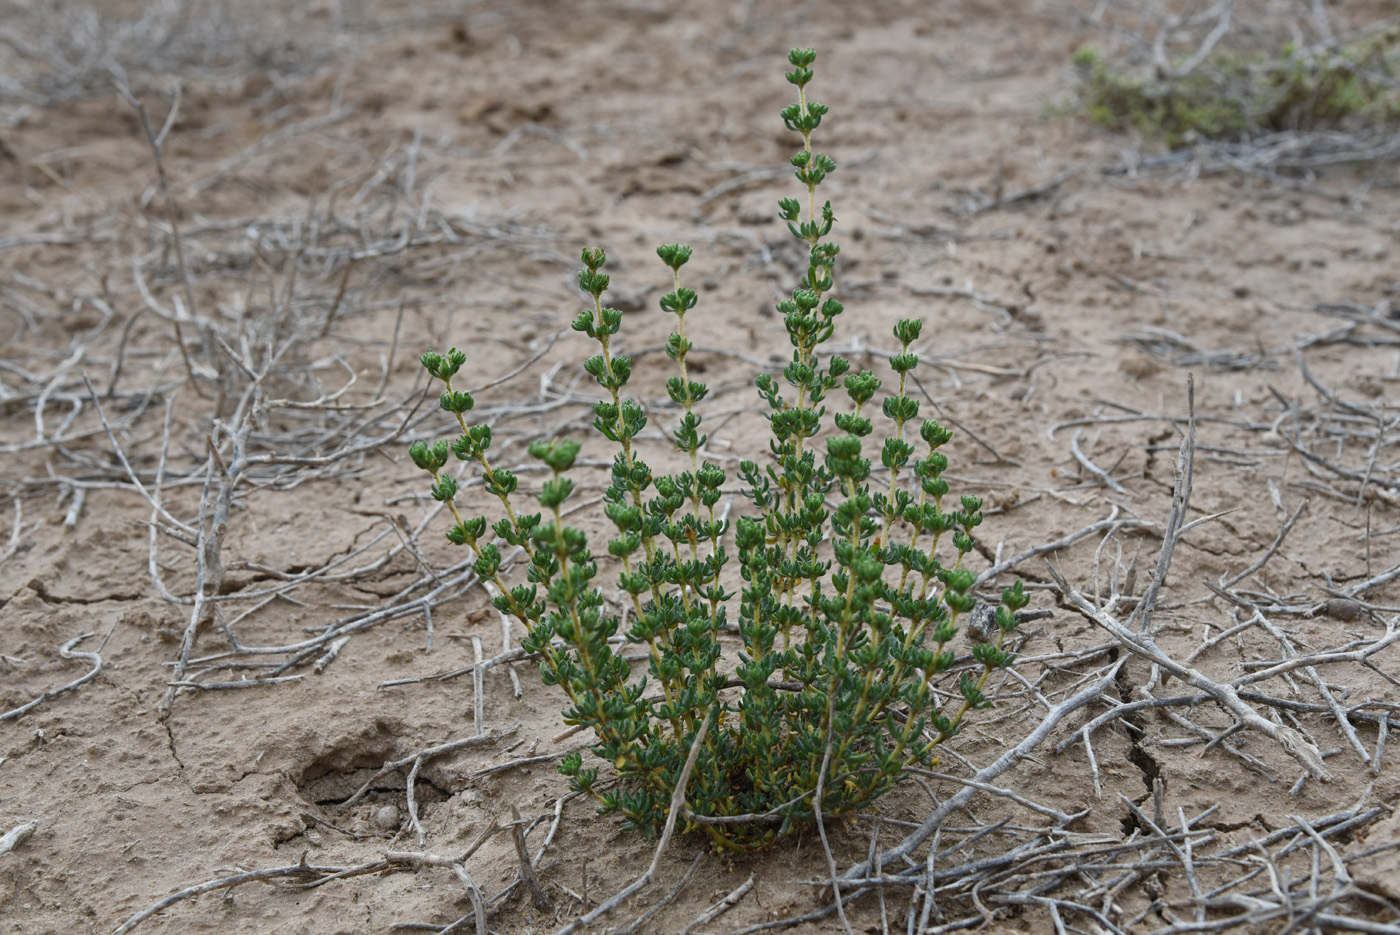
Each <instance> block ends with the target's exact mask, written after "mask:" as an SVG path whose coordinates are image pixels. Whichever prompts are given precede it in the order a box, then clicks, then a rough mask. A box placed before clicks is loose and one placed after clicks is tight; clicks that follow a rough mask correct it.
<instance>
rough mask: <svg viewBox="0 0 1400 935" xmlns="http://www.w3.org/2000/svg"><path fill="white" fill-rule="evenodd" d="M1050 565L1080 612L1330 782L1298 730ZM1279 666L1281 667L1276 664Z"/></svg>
mask: <svg viewBox="0 0 1400 935" xmlns="http://www.w3.org/2000/svg"><path fill="white" fill-rule="evenodd" d="M1046 567H1048V568H1049V569H1050V577H1051V578H1053V579H1054V580H1055V583H1056V584H1057V585H1059V587H1060V591H1061V593H1063V594H1064V596H1065V598H1066V599H1067V600H1069V602H1070V603H1071V604H1073V605H1074V606H1075V607H1077V608H1078V609H1079V612H1080V613H1081V614H1083V615H1084V616H1085V617H1087V618H1088V619H1089V620H1091V621H1093V622H1094V623H1096V624H1098V625H1099V626H1100V627H1102V628H1103V629H1104V630H1107V631H1108V633H1109V634H1110V635H1112V636H1113V637H1114V638H1115V639H1117V640H1118V642H1119V643H1120V644H1121V645H1122V646H1123V648H1125V649H1127V650H1128V651H1129V652H1131V653H1133V654H1134V655H1137V656H1141V657H1142V658H1144V659H1146V660H1147V661H1149V662H1151V663H1154V664H1155V665H1157V666H1158V667H1160V668H1161V669H1162V670H1163V671H1164V672H1167V673H1168V674H1170V675H1173V676H1175V677H1176V678H1178V679H1180V680H1181V681H1182V682H1184V683H1185V684H1187V685H1190V686H1191V687H1192V688H1195V689H1198V690H1199V691H1203V692H1205V693H1206V694H1207V695H1210V696H1211V697H1212V698H1214V699H1215V700H1216V702H1218V703H1219V704H1220V705H1221V706H1222V707H1224V708H1225V709H1226V710H1227V711H1229V712H1230V713H1231V714H1233V715H1234V716H1235V717H1237V718H1239V720H1240V721H1241V722H1243V723H1244V724H1245V725H1246V726H1248V727H1252V728H1254V729H1255V730H1257V731H1260V732H1261V733H1263V734H1264V735H1265V736H1267V737H1269V738H1271V739H1272V740H1274V741H1275V742H1276V743H1278V744H1279V745H1280V746H1281V747H1283V749H1284V750H1285V751H1286V752H1287V753H1288V755H1289V756H1291V757H1293V758H1294V759H1296V760H1297V761H1298V762H1299V763H1301V764H1302V766H1303V768H1304V769H1306V770H1307V771H1308V774H1309V775H1311V776H1313V777H1314V778H1316V779H1319V780H1321V781H1323V782H1330V781H1331V780H1332V774H1331V773H1330V772H1328V770H1327V767H1326V766H1324V765H1323V763H1322V752H1321V751H1320V750H1318V749H1317V747H1315V746H1313V745H1312V744H1311V743H1309V742H1308V740H1307V738H1305V737H1304V736H1303V735H1302V734H1300V733H1299V732H1298V731H1296V730H1294V729H1293V728H1291V727H1288V726H1286V725H1283V724H1275V723H1274V722H1273V721H1270V720H1268V719H1267V718H1264V717H1261V716H1260V715H1259V713H1258V712H1257V711H1255V710H1254V709H1253V708H1251V707H1250V706H1249V705H1248V704H1246V703H1245V701H1244V699H1242V698H1240V696H1239V694H1238V693H1237V692H1236V691H1235V689H1234V687H1233V686H1232V685H1222V684H1221V683H1219V682H1216V681H1215V680H1213V679H1211V678H1208V677H1207V676H1205V675H1203V674H1202V673H1201V672H1199V671H1198V670H1196V669H1194V668H1191V667H1190V666H1185V665H1182V664H1181V663H1179V662H1177V661H1176V660H1175V659H1172V658H1171V657H1170V656H1168V655H1167V654H1166V653H1164V652H1163V651H1162V650H1161V648H1160V647H1158V646H1157V643H1156V641H1155V640H1154V639H1153V638H1152V637H1151V636H1150V635H1149V634H1147V633H1135V632H1133V631H1132V630H1129V629H1128V628H1127V627H1125V626H1124V625H1123V624H1121V623H1119V622H1118V621H1117V620H1115V619H1114V618H1113V617H1111V616H1110V615H1108V614H1106V613H1103V612H1101V611H1099V610H1098V609H1096V608H1095V607H1094V605H1093V604H1092V603H1091V602H1090V601H1089V599H1088V598H1086V597H1085V596H1084V595H1083V594H1080V593H1079V592H1078V591H1077V590H1075V589H1074V588H1072V587H1070V585H1069V583H1068V582H1067V581H1065V579H1064V576H1063V575H1062V574H1060V570H1059V569H1058V568H1056V567H1055V566H1054V565H1051V564H1049V563H1047V565H1046ZM1275 668H1278V667H1275Z"/></svg>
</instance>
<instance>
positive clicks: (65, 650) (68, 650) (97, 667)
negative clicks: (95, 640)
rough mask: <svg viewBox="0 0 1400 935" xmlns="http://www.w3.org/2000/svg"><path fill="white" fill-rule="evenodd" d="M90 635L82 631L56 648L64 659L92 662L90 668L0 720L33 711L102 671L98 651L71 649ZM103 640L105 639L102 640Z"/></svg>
mask: <svg viewBox="0 0 1400 935" xmlns="http://www.w3.org/2000/svg"><path fill="white" fill-rule="evenodd" d="M92 635H93V634H91V633H84V634H83V635H82V636H75V637H73V639H71V640H69V641H68V642H66V643H64V644H63V645H62V646H60V647H59V649H58V654H59V655H60V656H62V657H63V658H64V659H85V660H87V661H88V662H90V663H92V668H91V669H90V670H88V672H87V673H86V674H84V675H82V676H81V677H79V678H76V679H74V680H73V681H71V682H69V683H68V684H67V685H64V686H63V687H62V688H55V689H52V690H51V691H46V692H44V693H43V694H42V695H40V696H39V697H38V698H35V699H34V700H33V701H30V702H28V703H26V704H22V705H20V706H19V707H18V708H14V709H13V710H10V711H6V712H5V713H4V714H0V721H12V720H14V719H15V718H17V717H19V716H21V715H23V714H26V713H27V712H29V711H33V710H34V709H35V708H37V707H39V705H41V704H43V703H44V702H46V701H48V700H49V699H51V698H57V697H58V696H59V695H62V694H63V693H65V692H71V691H73V690H75V689H78V688H81V687H83V686H84V685H86V684H87V683H88V682H91V681H92V680H93V679H95V678H97V676H98V673H100V672H101V671H102V656H101V655H99V654H98V653H80V652H74V651H73V647H74V646H77V645H78V644H79V643H81V642H82V641H83V640H85V639H87V638H88V637H90V636H92ZM109 635H110V634H109ZM103 642H106V641H105V640H104V641H103Z"/></svg>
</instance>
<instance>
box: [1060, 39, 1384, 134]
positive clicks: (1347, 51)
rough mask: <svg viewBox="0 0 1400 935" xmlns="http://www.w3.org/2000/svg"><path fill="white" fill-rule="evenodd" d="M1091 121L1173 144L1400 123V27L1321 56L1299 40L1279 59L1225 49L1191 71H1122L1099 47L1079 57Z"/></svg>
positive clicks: (1082, 91) (1083, 94) (1282, 51)
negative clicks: (1399, 86)
mask: <svg viewBox="0 0 1400 935" xmlns="http://www.w3.org/2000/svg"><path fill="white" fill-rule="evenodd" d="M1073 62H1074V66H1075V70H1076V71H1077V72H1078V75H1079V82H1080V83H1079V98H1080V102H1081V104H1082V106H1083V113H1084V115H1085V116H1086V117H1088V118H1089V119H1090V120H1092V121H1094V122H1095V123H1099V124H1102V125H1104V126H1108V127H1113V128H1115V129H1134V130H1137V131H1138V132H1140V133H1143V134H1145V135H1147V136H1153V137H1159V138H1161V139H1163V140H1165V141H1166V143H1167V144H1168V145H1169V146H1172V147H1179V146H1183V145H1187V144H1189V143H1191V142H1193V141H1194V140H1196V139H1200V138H1206V139H1235V138H1238V137H1240V136H1241V135H1243V134H1245V133H1248V132H1255V131H1282V130H1317V129H1326V128H1337V127H1346V126H1348V125H1351V124H1356V125H1362V126H1373V125H1386V124H1394V123H1396V122H1398V121H1400V92H1397V90H1396V85H1395V81H1394V75H1395V72H1396V69H1397V67H1400V27H1392V28H1390V29H1386V30H1381V31H1379V32H1376V33H1375V34H1373V35H1371V36H1369V37H1367V38H1366V39H1363V40H1358V41H1356V42H1353V43H1350V44H1347V45H1343V46H1341V47H1339V48H1336V49H1331V50H1327V51H1323V52H1315V51H1304V50H1299V49H1298V48H1296V47H1295V46H1293V45H1292V44H1291V43H1288V44H1285V45H1284V46H1282V47H1281V48H1280V49H1279V51H1278V52H1277V53H1275V54H1274V55H1242V54H1240V53H1238V52H1231V51H1226V50H1222V51H1218V52H1216V53H1214V54H1213V55H1212V56H1211V57H1210V58H1209V59H1207V60H1206V61H1204V62H1201V63H1200V64H1199V65H1198V66H1197V67H1194V68H1191V69H1190V70H1189V71H1186V73H1185V74H1170V75H1167V76H1165V77H1163V76H1160V75H1159V76H1154V77H1150V78H1149V77H1142V76H1139V75H1136V74H1133V73H1131V72H1125V71H1120V70H1115V69H1114V68H1112V67H1111V66H1110V65H1109V63H1108V62H1106V61H1105V60H1104V58H1103V56H1102V55H1101V54H1100V53H1099V52H1097V51H1095V50H1094V49H1091V48H1083V49H1080V50H1079V51H1077V52H1075V54H1074V58H1073Z"/></svg>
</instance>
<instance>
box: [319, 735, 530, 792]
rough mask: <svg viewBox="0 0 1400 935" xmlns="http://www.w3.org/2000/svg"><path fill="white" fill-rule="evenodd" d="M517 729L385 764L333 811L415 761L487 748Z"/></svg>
mask: <svg viewBox="0 0 1400 935" xmlns="http://www.w3.org/2000/svg"><path fill="white" fill-rule="evenodd" d="M519 729H520V725H519V724H512V725H511V726H510V727H504V728H492V729H491V730H490V731H489V732H488V733H486V734H482V735H481V736H478V737H464V738H462V739H461V740H449V741H448V742H447V743H440V744H438V745H437V746H434V747H427V748H425V749H422V750H419V751H418V752H416V753H410V754H409V755H408V756H406V757H403V758H402V759H398V760H391V761H389V762H387V763H385V764H384V765H383V766H381V767H379V769H378V770H377V771H376V772H375V774H374V775H373V776H371V777H369V779H367V780H365V782H364V785H362V786H360V788H359V789H356V790H355V794H354V795H352V796H350V798H348V799H346V800H345V801H344V802H341V803H340V804H339V805H337V806H335V810H336V811H338V812H343V811H345V810H346V809H347V808H349V807H350V806H352V805H354V804H355V803H356V802H358V801H360V799H362V798H363V797H364V795H365V793H366V792H368V791H369V790H370V787H371V786H373V785H374V784H375V783H376V782H378V781H379V780H380V779H382V778H383V777H385V776H387V775H389V774H390V773H392V772H393V771H394V770H396V769H403V768H404V767H405V766H408V765H409V764H411V763H413V762H414V761H416V760H422V761H425V762H426V761H427V760H430V759H432V758H434V757H438V756H443V755H444V754H448V753H454V752H456V751H458V750H463V749H466V748H467V747H481V746H489V745H491V744H494V743H495V742H496V741H498V740H500V739H501V738H502V737H508V736H510V735H511V734H513V733H515V732H516V731H517V730H519Z"/></svg>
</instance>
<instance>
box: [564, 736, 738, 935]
mask: <svg viewBox="0 0 1400 935" xmlns="http://www.w3.org/2000/svg"><path fill="white" fill-rule="evenodd" d="M713 716H714V712H713V711H711V712H710V713H709V714H707V715H706V717H705V719H704V720H703V721H702V722H701V723H700V729H699V730H698V731H696V732H695V739H694V740H693V741H691V744H690V755H689V756H687V757H686V758H685V766H684V767H682V768H681V775H680V778H679V779H678V780H676V791H675V792H673V793H672V794H671V807H670V808H669V809H667V811H666V827H665V828H664V829H662V831H661V840H660V841H658V842H657V845H656V852H655V853H654V854H652V857H651V865H650V866H649V867H647V869H646V872H645V873H643V874H642V875H641V876H639V877H638V878H637V879H636V880H633V881H632V882H631V883H629V884H628V885H627V886H626V887H624V888H623V889H622V890H621V891H619V892H618V893H616V894H615V895H613V896H612V898H610V899H608V900H606V901H604V902H602V903H600V904H599V906H598V908H596V909H594V910H593V911H592V912H590V913H588V914H587V915H583V916H580V917H579V918H577V919H575V920H574V921H572V922H570V923H569V924H568V925H566V926H564V927H563V928H561V929H559V930H558V931H556V932H555V933H554V935H573V933H574V932H577V931H578V930H579V929H581V928H585V927H587V926H589V925H592V924H593V923H594V922H596V921H598V919H600V918H602V917H603V916H604V915H606V914H607V913H609V912H612V911H613V910H614V909H616V908H617V907H618V906H620V905H622V903H623V901H625V900H626V899H628V898H629V897H631V896H632V894H633V893H636V892H638V891H640V890H642V889H645V888H646V887H647V886H649V885H650V884H651V881H652V880H653V879H655V877H656V868H657V867H658V866H660V865H661V855H662V854H664V853H666V846H667V845H668V844H670V843H671V835H672V834H674V833H675V830H676V819H677V818H678V817H679V816H680V813H681V810H682V808H683V807H684V806H685V787H686V786H687V785H688V784H689V782H690V774H691V772H692V771H693V770H694V769H695V760H696V758H697V757H699V755H700V748H701V747H702V746H704V744H705V735H706V734H707V733H708V732H709V730H710V719H711V718H712V717H713Z"/></svg>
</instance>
